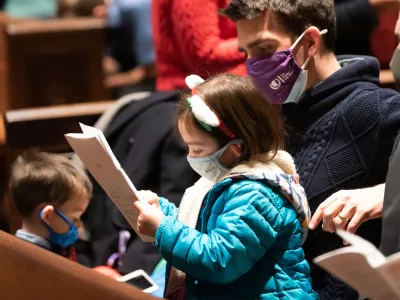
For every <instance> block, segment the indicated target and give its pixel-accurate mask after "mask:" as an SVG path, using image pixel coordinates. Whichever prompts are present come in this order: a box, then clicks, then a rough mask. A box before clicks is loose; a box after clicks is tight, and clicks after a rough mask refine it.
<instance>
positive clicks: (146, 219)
mask: <svg viewBox="0 0 400 300" xmlns="http://www.w3.org/2000/svg"><path fill="white" fill-rule="evenodd" d="M134 205H135V207H136V209H137V210H138V211H139V217H138V220H137V229H138V231H139V232H140V233H141V234H144V235H147V236H150V237H154V236H155V235H156V232H157V230H158V227H160V224H161V222H162V221H163V219H164V217H165V216H164V214H163V212H162V211H161V209H160V208H159V207H157V206H156V205H147V204H144V203H142V202H140V201H136V202H135V203H134Z"/></svg>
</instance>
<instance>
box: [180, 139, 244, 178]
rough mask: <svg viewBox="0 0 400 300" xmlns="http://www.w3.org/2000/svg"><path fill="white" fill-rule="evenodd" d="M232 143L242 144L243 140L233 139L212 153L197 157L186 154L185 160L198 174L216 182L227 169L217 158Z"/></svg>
mask: <svg viewBox="0 0 400 300" xmlns="http://www.w3.org/2000/svg"><path fill="white" fill-rule="evenodd" d="M234 144H243V140H233V141H231V142H229V143H228V144H226V145H225V146H224V147H223V148H222V149H220V150H218V151H217V152H215V153H214V154H212V155H208V156H204V157H198V158H194V157H190V156H188V157H187V160H188V162H189V164H190V166H191V167H192V169H193V170H194V171H195V172H197V173H198V174H199V175H200V176H202V177H204V178H206V179H208V180H210V181H212V182H218V180H219V179H220V178H222V176H224V175H225V174H226V173H227V172H228V171H229V169H227V168H226V167H224V166H223V165H222V164H221V163H220V162H219V158H220V156H221V155H222V154H223V153H224V152H225V151H226V149H228V148H229V146H231V145H234Z"/></svg>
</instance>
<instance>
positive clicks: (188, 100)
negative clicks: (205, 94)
mask: <svg viewBox="0 0 400 300" xmlns="http://www.w3.org/2000/svg"><path fill="white" fill-rule="evenodd" d="M186 100H187V102H188V104H189V107H190V110H192V109H193V107H192V99H190V98H187V99H186ZM193 115H194V114H193ZM194 117H195V118H196V116H195V115H194ZM196 120H197V122H199V124H200V125H201V127H203V128H204V129H205V130H207V131H208V132H212V127H211V126H210V125H208V124H206V123H204V122H202V121H199V120H198V119H197V118H196Z"/></svg>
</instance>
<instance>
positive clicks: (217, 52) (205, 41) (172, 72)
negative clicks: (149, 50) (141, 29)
mask: <svg viewBox="0 0 400 300" xmlns="http://www.w3.org/2000/svg"><path fill="white" fill-rule="evenodd" d="M228 3H229V0H203V1H201V3H200V2H199V1H194V0H157V1H153V3H152V5H153V7H152V19H153V34H154V48H155V52H156V63H157V71H158V78H157V86H156V87H157V90H175V89H181V88H185V87H186V85H185V77H186V76H188V75H190V74H198V75H199V76H201V77H203V78H207V77H209V76H210V75H212V74H215V73H220V72H226V71H230V72H232V73H235V74H240V75H245V74H246V70H245V66H244V59H245V57H244V55H243V54H242V53H239V52H238V43H237V33H236V28H235V24H234V23H233V22H231V21H230V20H228V19H227V18H225V17H222V16H219V15H218V9H219V8H223V7H225V6H226V5H227V4H228Z"/></svg>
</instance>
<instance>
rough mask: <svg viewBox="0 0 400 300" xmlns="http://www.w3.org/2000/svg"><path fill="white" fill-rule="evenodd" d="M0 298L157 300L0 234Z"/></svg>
mask: <svg viewBox="0 0 400 300" xmlns="http://www.w3.org/2000/svg"><path fill="white" fill-rule="evenodd" d="M0 265H1V272H0V294H1V298H2V299H7V300H20V299H21V300H22V299H29V300H54V299H58V300H71V299H73V300H103V299H104V300H108V299H112V300H139V299H140V300H155V299H156V298H155V297H152V296H150V295H148V294H145V293H143V292H141V291H140V290H138V289H136V288H134V287H132V286H129V285H128V284H125V283H121V282H118V281H116V280H114V279H111V278H108V277H106V276H104V275H101V274H99V273H97V272H95V271H92V270H90V269H88V268H86V267H83V266H81V265H79V264H77V263H74V262H72V261H70V260H68V259H65V258H63V257H60V256H58V255H56V254H53V253H51V252H49V251H47V250H44V249H41V248H39V247H37V246H34V245H32V244H29V243H27V242H25V241H22V240H19V239H18V238H16V237H14V236H11V235H9V234H6V233H4V232H1V231H0Z"/></svg>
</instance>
